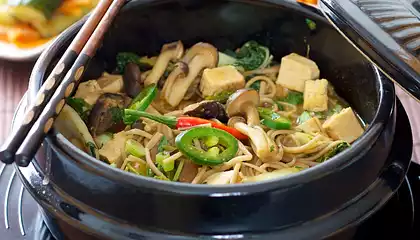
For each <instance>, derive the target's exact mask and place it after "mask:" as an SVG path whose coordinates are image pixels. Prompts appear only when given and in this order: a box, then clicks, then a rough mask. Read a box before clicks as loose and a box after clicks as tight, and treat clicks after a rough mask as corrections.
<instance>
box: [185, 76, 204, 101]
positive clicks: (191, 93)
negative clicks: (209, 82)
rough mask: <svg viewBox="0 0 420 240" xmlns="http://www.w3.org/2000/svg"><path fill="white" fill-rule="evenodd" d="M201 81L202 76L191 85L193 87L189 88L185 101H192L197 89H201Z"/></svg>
mask: <svg viewBox="0 0 420 240" xmlns="http://www.w3.org/2000/svg"><path fill="white" fill-rule="evenodd" d="M200 81H201V76H199V77H196V78H195V80H194V81H193V82H192V83H191V86H190V87H189V88H188V90H187V92H186V93H185V96H184V100H190V99H191V98H192V97H193V96H194V94H196V92H197V89H198V88H199V85H200Z"/></svg>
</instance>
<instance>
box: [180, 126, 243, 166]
mask: <svg viewBox="0 0 420 240" xmlns="http://www.w3.org/2000/svg"><path fill="white" fill-rule="evenodd" d="M208 136H216V137H218V138H219V142H218V144H220V145H222V146H223V148H224V150H223V151H222V152H220V153H216V152H215V151H214V150H213V151H210V152H208V151H204V150H200V149H198V148H196V147H195V146H194V143H193V140H194V139H205V138H206V137H208ZM175 143H176V146H177V148H178V149H179V151H180V152H181V153H182V154H183V155H184V156H186V157H188V158H189V159H191V160H192V161H193V162H195V163H196V164H199V165H209V166H214V165H218V164H221V163H224V162H227V161H229V160H230V159H232V158H234V157H235V155H236V153H237V152H238V140H237V139H236V138H235V137H233V136H232V135H230V134H229V133H227V132H225V131H223V130H219V129H217V128H210V127H197V128H191V129H190V130H188V131H185V132H182V133H181V134H179V135H178V136H177V137H176V139H175Z"/></svg>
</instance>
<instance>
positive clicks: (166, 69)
mask: <svg viewBox="0 0 420 240" xmlns="http://www.w3.org/2000/svg"><path fill="white" fill-rule="evenodd" d="M116 59H117V67H116V70H115V72H113V73H112V74H109V73H106V72H105V73H103V75H102V76H101V77H100V78H98V79H95V80H89V81H85V82H82V83H81V84H80V85H79V87H78V89H77V91H76V93H75V94H74V96H73V97H71V98H69V99H68V100H67V105H66V106H65V107H64V109H63V111H62V112H61V113H60V115H59V117H58V119H57V121H56V128H57V129H58V131H60V132H61V133H63V135H64V136H66V137H67V138H68V139H69V140H70V141H71V142H72V143H73V144H75V145H76V146H78V147H79V148H81V149H82V150H84V151H86V152H87V153H89V154H91V155H92V156H93V157H95V158H97V159H98V160H101V161H104V162H106V163H108V164H110V165H111V166H112V167H115V168H119V169H121V170H124V171H127V172H131V173H133V174H137V175H142V176H148V177H154V178H157V179H161V180H166V181H176V182H185V183H193V184H210V185H213V184H236V183H247V182H258V181H264V180H268V179H274V178H279V177H283V176H286V175H289V174H293V173H297V172H299V171H302V170H305V169H308V168H310V167H313V166H316V165H318V164H321V163H322V162H324V161H327V160H328V159H330V158H332V157H333V156H335V155H336V154H338V153H340V152H342V151H343V150H345V149H347V148H349V147H350V144H352V143H353V142H354V141H355V140H357V139H358V138H359V137H360V136H361V135H362V134H363V133H364V126H365V125H364V123H363V121H362V120H361V118H359V117H358V115H357V114H356V113H355V112H354V110H353V109H352V108H351V107H350V106H349V105H348V104H347V103H346V102H345V101H344V100H343V99H342V98H340V97H339V96H338V95H337V93H336V92H335V91H334V88H333V86H332V85H331V84H330V83H329V81H328V80H326V79H323V78H320V70H319V68H318V66H317V64H316V63H315V62H314V61H312V60H310V59H309V58H308V57H304V56H301V55H298V54H296V53H291V54H289V55H287V56H283V57H282V58H281V62H280V63H278V62H276V61H275V60H274V57H273V56H272V55H271V53H270V50H269V48H267V47H265V46H262V45H260V44H259V43H257V42H255V41H249V42H247V43H245V44H244V45H243V46H242V47H241V48H239V49H237V50H236V51H232V50H228V51H223V52H222V51H219V50H218V49H217V48H216V47H215V46H213V45H211V44H209V43H202V42H200V43H197V44H195V45H193V46H191V47H190V48H189V49H185V47H184V44H183V43H182V42H181V41H178V42H173V43H168V44H165V45H164V46H163V47H162V49H161V53H160V54H159V55H158V56H153V57H148V56H143V57H140V56H138V55H136V54H135V53H129V52H121V53H118V55H117V57H116Z"/></svg>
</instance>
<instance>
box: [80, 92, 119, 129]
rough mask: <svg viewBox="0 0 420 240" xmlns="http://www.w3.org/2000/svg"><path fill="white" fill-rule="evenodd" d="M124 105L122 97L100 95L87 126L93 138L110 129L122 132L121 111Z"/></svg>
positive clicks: (113, 94)
mask: <svg viewBox="0 0 420 240" xmlns="http://www.w3.org/2000/svg"><path fill="white" fill-rule="evenodd" d="M126 103H127V99H126V98H125V97H124V96H123V95H120V94H115V93H105V94H102V95H101V96H100V97H99V99H98V101H96V103H95V105H94V106H93V108H92V111H91V112H90V115H89V120H88V125H89V126H90V131H91V133H92V134H93V136H96V135H100V134H102V133H104V132H106V131H108V130H110V129H112V130H114V131H118V130H123V129H124V124H121V123H122V121H121V120H122V119H121V113H122V112H121V111H122V109H124V107H125V105H126Z"/></svg>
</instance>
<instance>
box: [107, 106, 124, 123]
mask: <svg viewBox="0 0 420 240" xmlns="http://www.w3.org/2000/svg"><path fill="white" fill-rule="evenodd" d="M109 111H110V113H111V116H112V121H113V122H114V123H118V122H120V121H122V120H123V116H124V109H120V108H118V107H112V108H110V109H109Z"/></svg>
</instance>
